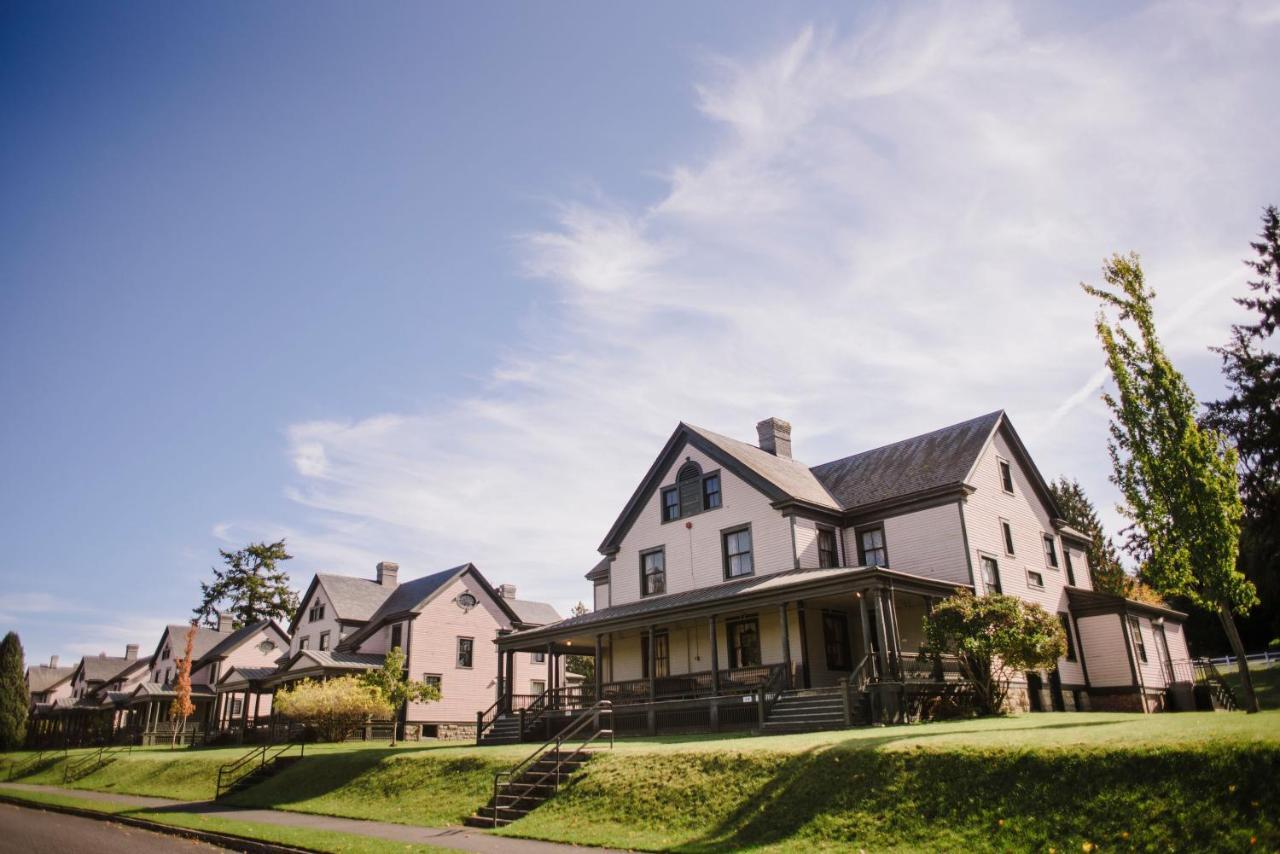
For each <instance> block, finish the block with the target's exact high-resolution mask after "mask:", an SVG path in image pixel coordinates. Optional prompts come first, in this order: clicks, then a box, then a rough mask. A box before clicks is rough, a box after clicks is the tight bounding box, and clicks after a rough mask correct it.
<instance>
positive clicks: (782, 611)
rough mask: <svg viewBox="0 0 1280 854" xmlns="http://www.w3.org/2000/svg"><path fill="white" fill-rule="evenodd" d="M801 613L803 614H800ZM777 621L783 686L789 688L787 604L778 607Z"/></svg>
mask: <svg viewBox="0 0 1280 854" xmlns="http://www.w3.org/2000/svg"><path fill="white" fill-rule="evenodd" d="M801 613H803V612H801ZM778 620H779V621H780V622H781V624H782V666H783V668H784V675H783V682H782V684H783V686H784V687H786V688H790V687H791V627H790V626H788V625H787V603H786V602H783V603H782V604H781V605H779V606H778Z"/></svg>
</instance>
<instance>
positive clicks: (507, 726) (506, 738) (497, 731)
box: [480, 715, 520, 746]
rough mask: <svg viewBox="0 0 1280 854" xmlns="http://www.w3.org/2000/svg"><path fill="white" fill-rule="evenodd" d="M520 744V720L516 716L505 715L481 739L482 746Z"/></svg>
mask: <svg viewBox="0 0 1280 854" xmlns="http://www.w3.org/2000/svg"><path fill="white" fill-rule="evenodd" d="M519 742H520V718H519V717H517V716H515V715H503V716H502V717H500V718H498V719H497V720H496V721H494V722H493V726H491V727H489V729H488V730H486V731H485V734H484V736H483V737H482V738H481V739H480V744H481V746H483V745H486V744H518V743H519Z"/></svg>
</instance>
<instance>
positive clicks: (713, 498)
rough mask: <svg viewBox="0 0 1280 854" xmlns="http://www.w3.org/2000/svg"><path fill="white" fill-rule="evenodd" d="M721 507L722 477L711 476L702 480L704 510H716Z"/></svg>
mask: <svg viewBox="0 0 1280 854" xmlns="http://www.w3.org/2000/svg"><path fill="white" fill-rule="evenodd" d="M719 506H720V475H718V474H709V475H707V476H706V477H704V478H703V479H702V509H703V510H714V509H715V508H717V507H719Z"/></svg>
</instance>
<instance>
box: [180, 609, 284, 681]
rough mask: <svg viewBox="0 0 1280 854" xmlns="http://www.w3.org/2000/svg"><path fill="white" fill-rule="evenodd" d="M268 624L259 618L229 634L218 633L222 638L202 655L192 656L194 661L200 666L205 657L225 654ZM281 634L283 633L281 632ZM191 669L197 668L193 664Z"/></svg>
mask: <svg viewBox="0 0 1280 854" xmlns="http://www.w3.org/2000/svg"><path fill="white" fill-rule="evenodd" d="M270 625H271V621H270V620H259V621H258V622H256V623H250V624H249V625H247V626H244V627H242V628H239V629H236V630H235V631H234V632H232V633H231V634H229V635H219V637H221V638H222V640H220V641H218V643H217V644H216V645H215V646H214V647H213V648H212V649H210V650H209V651H208V652H206V653H204V654H203V655H199V656H193V658H194V661H195V662H196V663H197V664H201V666H203V663H202V662H203V661H204V660H205V659H214V658H217V657H219V656H223V655H227V654H229V653H230V652H231V651H232V650H233V649H235V648H236V647H238V646H240V644H242V643H244V642H245V641H246V640H248V639H249V638H251V637H253V636H254V635H256V634H257V633H258V632H260V631H262V630H263V629H265V628H267V627H268V626H270ZM281 634H283V632H282V633H281ZM191 669H192V670H197V669H199V668H198V667H196V666H195V665H194V664H193V665H192V668H191Z"/></svg>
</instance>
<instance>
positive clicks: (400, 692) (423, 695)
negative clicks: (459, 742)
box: [360, 646, 440, 747]
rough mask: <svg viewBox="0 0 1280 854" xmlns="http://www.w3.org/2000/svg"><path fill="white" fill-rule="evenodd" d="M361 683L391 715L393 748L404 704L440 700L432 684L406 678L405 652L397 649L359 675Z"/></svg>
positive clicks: (395, 647)
mask: <svg viewBox="0 0 1280 854" xmlns="http://www.w3.org/2000/svg"><path fill="white" fill-rule="evenodd" d="M360 680H361V681H362V682H363V683H364V684H365V685H366V686H368V687H369V688H372V689H373V690H374V691H375V692H376V693H377V695H378V697H380V698H381V700H382V703H383V705H384V707H385V708H386V709H387V711H389V712H390V713H391V746H392V747H395V745H396V725H397V723H396V718H397V716H398V715H399V714H400V709H401V708H402V707H403V706H404V704H405V703H409V702H415V703H432V702H435V701H436V700H439V699H440V689H439V688H437V687H436V686H435V685H428V684H427V683H426V682H417V681H414V680H413V679H410V678H409V671H408V669H407V668H406V667H405V654H404V650H402V649H400V647H398V646H394V647H392V648H391V651H390V652H388V653H387V658H386V660H385V661H384V662H383V663H382V666H381V667H379V668H377V669H376V670H368V671H365V672H364V673H362V674H360Z"/></svg>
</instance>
